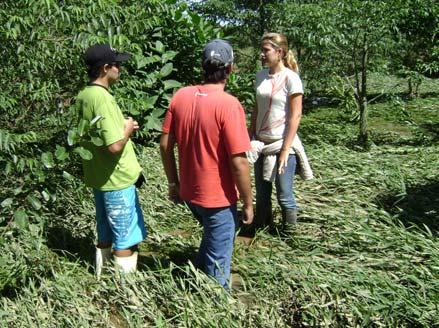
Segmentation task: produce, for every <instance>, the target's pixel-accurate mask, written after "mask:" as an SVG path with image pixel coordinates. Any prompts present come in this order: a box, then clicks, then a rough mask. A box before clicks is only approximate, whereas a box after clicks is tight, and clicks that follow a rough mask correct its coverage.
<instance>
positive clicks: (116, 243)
mask: <svg viewBox="0 0 439 328" xmlns="http://www.w3.org/2000/svg"><path fill="white" fill-rule="evenodd" d="M129 57H130V55H129V54H126V53H119V52H117V51H116V50H115V49H113V48H111V47H110V45H108V44H96V45H94V46H91V47H90V48H89V49H87V51H86V52H85V63H86V65H87V72H88V76H89V78H90V83H89V85H88V86H87V87H86V88H85V89H84V90H82V91H81V92H80V93H79V95H78V97H77V101H78V104H79V107H80V110H81V113H82V117H83V118H84V119H86V120H89V121H91V120H92V119H93V118H95V117H97V116H100V117H101V119H100V120H99V121H98V122H97V127H98V128H99V129H101V131H102V132H101V137H102V139H103V141H104V144H103V146H96V145H94V144H93V143H91V142H88V143H85V144H84V147H85V148H86V149H88V150H89V151H90V152H91V153H92V154H93V158H92V159H91V160H89V161H86V160H84V161H83V170H84V182H85V183H86V185H87V186H89V187H91V188H93V192H94V198H95V203H96V221H97V235H98V244H97V246H96V274H97V275H98V277H99V276H100V274H101V270H102V267H103V265H104V264H105V262H107V261H108V260H109V259H110V258H111V254H112V252H111V249H112V248H113V250H114V260H115V263H116V266H117V267H118V268H119V270H120V271H122V272H125V273H129V272H132V271H135V270H136V266H137V255H138V253H137V251H136V249H137V244H138V243H140V242H141V241H142V240H143V239H145V237H146V229H145V225H144V221H143V215H142V211H141V209H140V206H139V200H138V196H137V191H136V186H135V183H136V181H137V180H138V179H139V177H140V176H141V171H142V169H141V167H140V165H139V163H138V161H137V158H136V155H135V153H134V148H133V144H132V142H131V140H130V136H131V135H132V134H133V133H134V132H135V131H137V130H138V129H139V125H138V123H137V122H136V121H135V120H133V118H132V117H128V118H124V116H123V114H122V112H121V110H120V108H119V106H118V105H117V103H116V101H115V99H114V97H113V96H112V95H111V94H110V92H109V90H108V88H109V86H110V85H111V84H113V83H115V82H116V81H117V80H118V79H119V74H120V69H121V63H122V62H124V61H127V60H128V59H129Z"/></svg>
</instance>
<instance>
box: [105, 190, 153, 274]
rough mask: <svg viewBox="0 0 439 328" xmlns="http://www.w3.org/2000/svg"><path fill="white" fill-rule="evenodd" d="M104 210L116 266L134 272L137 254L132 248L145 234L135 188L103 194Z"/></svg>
mask: <svg viewBox="0 0 439 328" xmlns="http://www.w3.org/2000/svg"><path fill="white" fill-rule="evenodd" d="M104 200H105V206H106V207H105V210H106V213H107V219H108V222H109V226H110V227H111V230H112V234H113V240H112V242H113V249H114V255H115V262H116V265H117V266H118V267H119V268H120V269H121V270H122V271H123V272H132V271H135V268H136V264H137V252H136V251H135V249H134V246H136V245H137V244H139V243H140V242H141V241H142V240H144V239H145V237H146V235H147V232H146V228H145V224H144V220H143V214H142V211H141V209H140V205H139V200H138V196H137V191H136V188H135V186H134V185H133V186H130V187H128V188H125V189H122V190H116V191H107V192H105V193H104Z"/></svg>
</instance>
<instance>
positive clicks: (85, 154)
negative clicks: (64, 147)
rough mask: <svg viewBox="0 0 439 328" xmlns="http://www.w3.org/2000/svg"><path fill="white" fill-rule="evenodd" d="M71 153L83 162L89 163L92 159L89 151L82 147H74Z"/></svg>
mask: <svg viewBox="0 0 439 328" xmlns="http://www.w3.org/2000/svg"><path fill="white" fill-rule="evenodd" d="M73 151H74V152H75V153H77V154H78V155H79V156H81V158H82V159H83V160H86V161H89V160H91V159H92V158H93V154H92V153H91V152H90V151H89V150H87V149H85V148H84V147H82V146H81V147H76V148H75V149H74V150H73Z"/></svg>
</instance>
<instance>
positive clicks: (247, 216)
mask: <svg viewBox="0 0 439 328" xmlns="http://www.w3.org/2000/svg"><path fill="white" fill-rule="evenodd" d="M253 217H254V214H253V205H250V206H245V205H244V206H243V207H242V218H241V220H242V222H243V223H244V224H247V225H248V224H252V222H253Z"/></svg>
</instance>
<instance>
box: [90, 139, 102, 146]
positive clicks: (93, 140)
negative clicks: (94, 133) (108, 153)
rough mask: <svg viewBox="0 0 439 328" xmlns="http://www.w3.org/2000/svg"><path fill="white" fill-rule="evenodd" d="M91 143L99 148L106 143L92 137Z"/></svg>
mask: <svg viewBox="0 0 439 328" xmlns="http://www.w3.org/2000/svg"><path fill="white" fill-rule="evenodd" d="M91 142H92V143H93V145H95V146H97V147H100V146H102V145H103V144H104V141H103V140H102V139H101V138H100V137H91Z"/></svg>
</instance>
